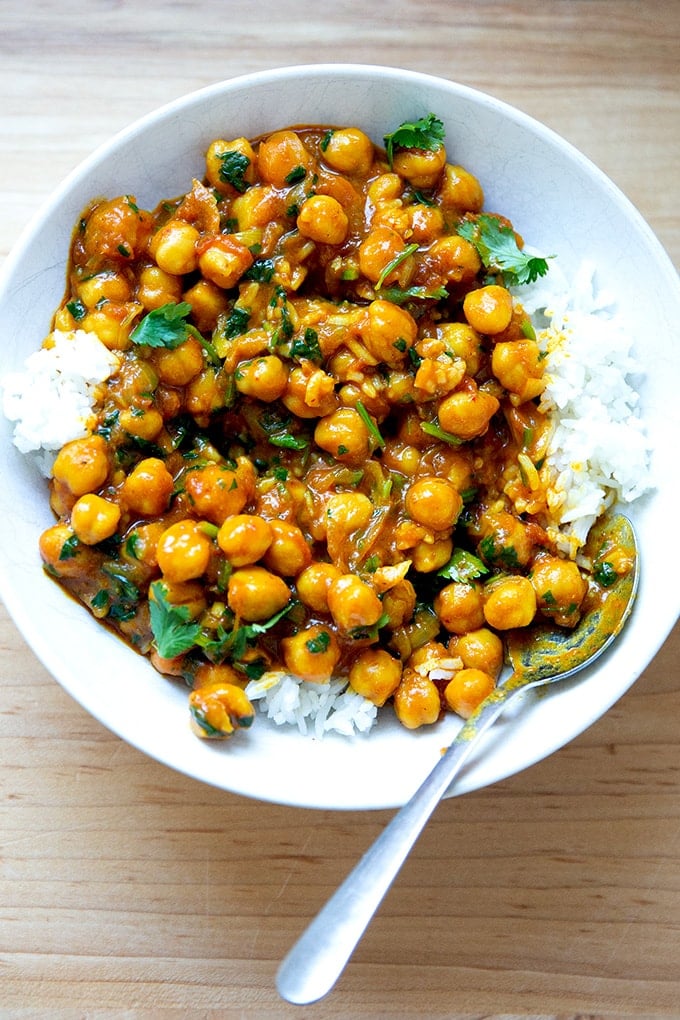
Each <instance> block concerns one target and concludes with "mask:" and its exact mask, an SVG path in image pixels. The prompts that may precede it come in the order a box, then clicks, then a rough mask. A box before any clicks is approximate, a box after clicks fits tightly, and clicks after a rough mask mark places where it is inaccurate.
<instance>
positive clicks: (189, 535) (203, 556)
mask: <svg viewBox="0 0 680 1020" xmlns="http://www.w3.org/2000/svg"><path fill="white" fill-rule="evenodd" d="M211 552H212V542H211V541H210V539H209V538H208V536H207V535H206V534H205V532H204V531H202V530H201V527H200V525H199V524H198V523H197V522H196V521H193V520H184V521H177V522H176V523H175V524H171V525H170V527H169V528H167V529H166V530H165V531H164V532H163V534H162V535H161V537H160V539H159V541H158V546H157V549H156V556H157V558H158V566H159V567H160V568H161V571H162V573H163V576H164V577H166V578H168V579H169V580H170V581H192V580H193V579H194V578H196V577H200V576H201V575H202V574H204V573H205V571H206V570H207V568H208V563H209V562H210V554H211Z"/></svg>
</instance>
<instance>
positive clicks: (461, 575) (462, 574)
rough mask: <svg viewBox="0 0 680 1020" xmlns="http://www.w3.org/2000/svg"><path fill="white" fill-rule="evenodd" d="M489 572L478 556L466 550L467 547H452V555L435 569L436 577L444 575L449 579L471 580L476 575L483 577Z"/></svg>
mask: <svg viewBox="0 0 680 1020" xmlns="http://www.w3.org/2000/svg"><path fill="white" fill-rule="evenodd" d="M488 573H489V568H488V567H486V566H485V565H484V564H483V563H482V561H481V560H480V559H479V557H477V556H475V555H473V553H471V552H468V551H467V549H458V548H456V549H454V550H453V555H452V556H451V559H450V560H449V562H448V563H447V564H445V565H444V566H443V567H442V568H441V570H438V571H437V577H445V578H447V579H448V580H449V581H461V582H465V581H472V580H474V579H475V578H476V577H483V576H484V575H485V574H488Z"/></svg>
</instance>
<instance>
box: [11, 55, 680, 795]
mask: <svg viewBox="0 0 680 1020" xmlns="http://www.w3.org/2000/svg"><path fill="white" fill-rule="evenodd" d="M328 75H332V76H333V77H336V78H337V77H340V78H342V79H350V78H352V79H356V77H357V76H360V77H361V76H363V77H367V78H370V79H372V80H381V81H385V82H387V83H389V82H393V81H396V80H398V81H399V82H400V83H412V84H414V85H418V84H426V85H434V86H436V87H437V88H441V87H442V86H444V87H445V88H446V89H448V90H450V91H451V93H452V94H457V95H458V96H460V97H462V98H463V99H468V100H470V101H472V102H474V103H482V104H483V105H484V106H487V107H491V108H493V109H494V110H496V111H497V112H498V113H499V114H500V115H502V116H504V117H507V118H510V119H511V120H512V121H514V122H515V123H517V124H519V125H521V126H524V127H525V128H528V129H529V130H530V131H531V132H532V133H534V134H538V135H539V136H541V137H542V138H543V139H544V140H545V141H548V142H549V143H550V144H551V145H553V146H557V147H558V148H559V149H560V150H562V151H563V152H565V153H566V154H567V155H568V156H569V158H570V159H572V160H573V161H575V162H576V163H578V164H579V165H581V166H582V167H583V168H585V170H586V171H587V173H588V174H589V175H590V176H591V177H594V178H595V179H596V180H597V182H598V184H599V185H600V187H602V188H604V189H605V190H606V191H607V192H608V193H609V194H610V195H613V196H614V197H615V199H616V203H617V205H619V206H620V207H621V208H622V209H623V211H624V212H625V215H626V216H628V217H629V218H630V219H631V220H632V221H633V222H634V224H635V226H636V229H637V230H638V231H640V232H642V233H643V234H644V235H645V238H646V242H647V244H648V245H649V246H650V248H651V249H652V250H653V252H654V255H655V258H656V259H657V260H658V262H659V265H660V266H662V267H665V270H666V275H667V276H668V278H669V280H671V281H673V282H674V285H675V287H676V289H677V293H678V298H679V303H680V280H678V277H677V273H676V271H675V268H674V267H673V264H672V262H671V260H670V257H669V255H668V253H667V252H666V250H665V248H664V247H663V245H662V244H661V242H660V241H659V239H658V238H657V236H656V235H655V234H654V232H653V231H652V229H651V227H650V226H649V224H648V223H647V222H646V220H645V219H644V218H643V217H642V215H641V214H640V212H639V211H638V210H637V208H636V207H635V206H634V205H633V203H632V202H631V201H630V199H629V198H628V197H627V196H626V195H625V194H624V193H623V192H622V191H621V190H620V188H619V187H618V186H617V185H616V184H614V183H613V182H612V181H611V180H610V178H609V177H608V176H607V175H606V174H605V173H604V172H603V171H601V170H600V169H599V168H598V167H597V166H596V165H595V164H594V163H593V162H592V161H591V160H590V159H589V158H588V157H587V156H585V155H584V154H583V153H582V152H580V151H579V150H578V149H577V148H576V147H575V146H574V145H573V144H572V143H571V142H569V141H568V140H567V139H565V138H563V137H562V136H560V135H559V134H558V133H557V132H555V131H554V130H553V129H552V128H550V127H547V126H546V125H544V124H542V123H541V122H540V121H538V120H536V119H535V118H533V117H532V116H530V115H529V114H526V113H524V112H522V111H521V110H520V109H518V108H517V107H515V106H513V105H510V104H509V103H507V102H506V101H504V100H501V99H498V98H496V97H494V96H492V95H490V94H488V93H486V92H483V91H480V90H479V89H476V88H473V87H471V86H469V85H464V84H461V83H458V82H455V81H453V80H449V79H446V78H442V77H440V76H436V75H431V74H427V73H424V72H420V71H414V70H407V69H400V68H397V67H392V66H390V65H381V64H380V65H377V64H370V63H369V64H361V63H359V64H354V63H319V64H300V65H296V64H291V65H285V66H281V67H276V68H272V69H265V70H258V71H254V72H249V73H247V74H242V75H237V76H235V77H231V78H226V79H223V80H220V81H216V82H213V83H211V84H208V85H205V86H203V87H201V88H198V89H195V90H192V91H190V92H188V93H186V94H184V95H181V96H178V97H176V98H174V99H172V100H170V101H169V102H167V103H164V104H162V105H161V106H159V107H157V108H156V109H153V110H151V111H149V112H147V113H145V114H143V115H142V116H140V117H138V118H136V119H135V120H133V121H132V122H131V123H130V124H128V125H126V126H125V127H123V128H122V129H120V130H119V131H117V132H115V133H114V134H113V135H112V136H111V137H110V138H108V139H106V140H104V141H103V142H101V143H100V144H99V145H98V146H96V148H95V149H94V150H93V151H92V152H91V153H89V155H87V156H86V157H85V158H84V159H82V160H81V161H80V162H79V163H78V164H77V165H76V166H75V167H74V168H73V169H72V170H71V171H70V172H69V173H68V174H67V175H66V177H65V178H64V179H63V180H62V181H61V183H60V184H58V185H57V186H56V187H55V188H54V189H53V190H52V191H51V193H50V194H49V195H48V196H47V197H46V198H45V199H44V200H43V201H42V202H41V203H40V204H39V205H38V207H37V209H36V210H35V212H34V213H33V215H32V216H31V217H30V219H29V221H28V222H27V224H26V225H25V226H24V228H23V230H22V231H21V233H20V235H19V237H18V239H17V241H16V242H15V244H14V245H13V246H12V249H11V250H10V252H9V254H8V256H7V257H6V259H5V261H4V263H3V265H2V267H1V268H0V304H1V303H2V301H3V300H4V295H5V290H6V288H7V286H8V284H9V281H10V279H11V277H12V275H13V272H14V269H15V266H17V265H18V264H19V263H20V262H21V259H22V258H23V256H24V253H25V251H26V249H27V248H28V247H29V245H30V244H31V242H32V241H33V239H34V236H35V234H36V231H37V229H38V225H39V224H40V223H41V222H42V221H43V220H44V218H45V216H46V215H47V214H48V212H49V211H50V210H52V209H54V208H56V207H57V206H58V205H59V204H60V202H61V201H62V199H63V198H64V196H66V195H68V194H69V193H70V191H71V189H72V188H73V187H74V186H75V185H76V184H77V182H78V181H80V180H81V179H82V178H85V177H87V175H88V174H89V173H90V172H91V171H92V170H93V169H94V168H96V167H97V166H98V165H99V164H100V162H101V160H102V158H104V157H105V156H106V155H107V154H109V153H111V152H112V151H115V150H117V149H118V148H120V147H121V146H124V145H125V144H126V142H127V141H128V140H130V139H132V138H135V137H137V136H139V135H140V134H142V133H143V132H144V131H145V130H146V129H147V128H148V127H149V126H151V125H152V124H155V123H157V122H158V121H162V120H165V119H167V118H172V117H175V116H181V115H182V114H184V113H185V112H187V111H188V110H190V109H191V108H192V106H194V105H201V104H203V103H204V102H205V101H206V100H210V99H211V98H212V97H214V96H217V95H222V94H223V93H224V92H229V91H234V90H237V91H238V90H241V89H244V88H246V89H247V88H248V87H250V86H251V85H260V84H262V83H264V82H269V83H271V84H274V85H275V84H276V83H277V82H280V81H283V80H290V79H294V80H304V79H306V80H313V79H317V78H324V77H326V76H328ZM0 597H1V598H2V600H3V602H4V604H5V606H6V608H7V611H8V613H9V614H10V616H11V617H12V618H13V620H14V622H15V624H16V626H17V628H18V629H19V631H20V632H21V634H22V636H23V637H24V639H25V640H26V642H27V643H28V644H29V646H30V647H31V649H32V650H33V651H34V652H35V653H36V654H37V656H38V657H39V658H40V659H41V661H42V662H43V664H44V665H45V666H46V668H47V669H48V670H49V672H50V673H51V674H52V675H53V676H54V677H55V679H57V681H58V682H59V683H60V685H61V686H62V687H63V688H65V689H66V690H67V691H68V692H69V693H70V694H71V695H72V696H73V697H74V698H75V700H77V701H78V702H79V703H80V704H82V705H84V707H86V709H87V711H88V712H90V714H92V715H93V716H94V717H95V718H97V719H98V720H99V721H100V722H102V724H103V725H104V726H106V727H107V728H108V729H113V731H114V732H116V733H118V735H119V736H121V738H122V739H125V740H126V742H128V743H130V744H132V745H133V746H137V747H138V748H139V749H141V750H142V751H144V752H145V753H146V754H150V755H151V756H152V757H154V758H155V759H156V760H159V761H163V762H164V764H166V765H168V766H169V767H172V768H173V769H175V770H176V771H180V772H185V774H188V775H192V776H193V777H194V778H197V779H200V780H201V781H203V782H208V783H211V782H213V781H212V780H211V779H209V778H207V777H206V776H204V775H201V774H196V773H195V772H192V771H191V770H190V769H183V768H182V766H181V764H178V763H177V762H176V761H174V760H172V756H171V755H170V756H169V757H168V758H166V759H165V760H164V759H163V757H162V756H159V755H158V754H157V753H156V752H153V751H150V750H149V749H148V748H147V747H145V746H144V745H143V743H140V742H136V743H135V742H134V741H132V740H130V738H129V737H128V736H126V735H124V734H122V733H120V732H119V730H118V729H116V728H114V727H112V726H111V724H110V723H109V722H108V721H107V720H106V718H102V717H101V715H100V714H98V713H97V711H95V710H93V709H92V707H90V706H89V705H88V704H87V703H86V702H84V701H83V699H82V698H81V697H79V696H78V695H76V694H75V693H74V691H73V689H72V685H71V684H70V683H69V682H68V681H67V680H65V678H64V677H63V676H61V675H60V674H59V672H58V671H55V669H54V667H53V665H51V663H52V662H53V658H52V656H51V655H50V653H49V650H48V649H47V648H45V647H44V645H43V642H42V640H41V636H40V633H39V631H38V630H37V629H36V625H35V621H34V620H33V619H32V618H31V617H30V615H29V614H28V613H27V610H26V607H25V606H24V605H23V604H21V603H20V601H18V600H17V599H16V598H15V594H14V591H13V588H12V584H11V578H10V576H9V574H8V572H7V569H6V562H5V559H4V557H3V556H0ZM677 603H678V604H677V606H675V607H673V606H667V607H666V613H665V616H664V623H663V625H662V626H661V627H660V628H659V630H658V631H657V633H656V635H655V647H654V648H653V654H652V655H650V656H648V658H647V661H648V662H649V661H651V658H652V657H653V655H654V654H656V652H658V650H659V649H660V648H661V646H662V645H663V643H664V641H665V640H666V638H667V637H668V634H669V633H670V631H671V630H672V627H673V626H674V624H675V621H676V620H677V617H678V613H680V593H679V595H678V599H677ZM648 648H649V646H648ZM636 678H637V677H636V676H633V677H632V679H631V680H630V683H629V684H628V687H630V686H631V685H632V684H633V683H634V681H635V679H636ZM628 687H625V688H620V689H618V690H617V691H616V692H615V695H614V697H613V698H612V700H611V702H610V704H609V705H607V706H605V708H604V711H607V710H608V708H609V707H611V704H613V703H614V702H615V701H617V700H618V699H619V698H620V697H622V695H623V694H624V693H625V691H626V690H627V689H628ZM602 714H603V713H602V712H598V713H597V715H596V716H595V717H594V718H593V719H590V720H589V721H587V722H586V724H585V726H584V727H583V728H586V727H587V726H588V725H590V724H591V723H592V722H594V721H595V719H597V718H599V717H600V716H601V715H602ZM571 739H573V737H569V738H567V742H568V740H571ZM564 743H565V741H564V740H562V739H560V740H559V741H557V742H556V743H555V745H554V746H552V747H548V748H547V749H541V752H540V753H539V754H538V755H537V756H536V757H535V758H532V759H530V760H527V761H526V762H523V763H520V764H519V765H518V766H517V767H516V768H510V769H509V770H508V771H506V772H505V773H503V774H501V775H499V776H498V777H496V780H495V781H498V780H500V779H504V778H507V777H508V776H509V775H512V774H514V773H515V772H516V771H518V770H521V769H524V768H527V767H529V766H530V765H532V764H534V763H535V762H536V761H538V760H540V759H541V758H543V757H545V756H547V755H548V754H551V753H553V752H554V751H555V750H557V749H558V748H559V747H561V746H563V745H564ZM215 785H222V784H217V783H215ZM481 785H486V783H482V784H481ZM223 788H224V789H228V790H230V791H232V792H236V793H244V795H246V796H256V797H257V798H258V799H262V800H267V799H269V800H272V801H274V802H279V803H285V804H291V805H295V806H305V807H319V808H326V809H332V808H334V807H336V806H337V805H333V804H317V803H307V802H304V801H296V800H295V799H288V798H287V799H285V800H281V799H279V798H276V797H271V798H268V797H265V796H262V795H261V794H251V793H249V792H248V791H242V790H239V789H235V788H233V787H231V786H223ZM476 788H478V787H475V786H474V785H473V786H471V787H470V789H476ZM453 792H454V793H456V794H457V793H459V792H467V789H465V788H462V789H459V788H456V790H455V791H453ZM396 803H397V802H392V801H385V802H384V803H379V804H368V805H364V804H357V805H352V804H347V805H344V804H343V805H339V807H340V808H342V809H345V808H347V809H362V808H375V809H379V808H384V807H391V806H396ZM399 803H401V801H399Z"/></svg>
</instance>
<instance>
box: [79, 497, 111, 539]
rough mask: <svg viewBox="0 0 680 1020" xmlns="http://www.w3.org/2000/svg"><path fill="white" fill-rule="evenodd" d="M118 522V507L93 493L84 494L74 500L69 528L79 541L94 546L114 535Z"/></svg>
mask: <svg viewBox="0 0 680 1020" xmlns="http://www.w3.org/2000/svg"><path fill="white" fill-rule="evenodd" d="M119 521H120V507H119V506H118V504H117V503H112V502H111V500H108V499H103V498H102V497H101V496H97V495H96V494H95V493H86V494H85V495H84V496H81V497H80V499H78V500H76V502H75V504H74V507H73V509H72V510H71V527H72V528H73V530H74V531H75V533H76V535H77V536H78V539H79V541H81V542H84V543H85V545H96V544H97V542H103V541H104V540H105V539H107V538H111V536H112V535H115V533H116V528H117V527H118V522H119Z"/></svg>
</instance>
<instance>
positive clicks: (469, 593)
mask: <svg viewBox="0 0 680 1020" xmlns="http://www.w3.org/2000/svg"><path fill="white" fill-rule="evenodd" d="M434 611H435V613H436V614H437V616H438V617H439V619H440V620H441V623H442V625H443V626H444V627H445V628H446V630H448V631H449V633H452V634H465V633H466V632H467V631H469V630H477V629H478V628H479V627H481V626H482V624H483V623H484V603H483V599H482V590H481V586H480V585H478V584H475V583H474V582H471V583H469V584H468V583H466V582H463V581H452V583H451V584H447V586H446V587H445V588H442V590H441V591H440V592H439V594H438V595H437V596H436V597H435V600H434Z"/></svg>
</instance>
